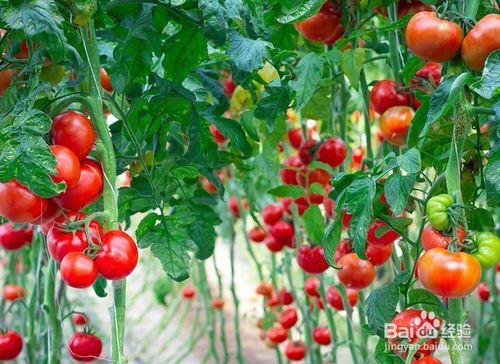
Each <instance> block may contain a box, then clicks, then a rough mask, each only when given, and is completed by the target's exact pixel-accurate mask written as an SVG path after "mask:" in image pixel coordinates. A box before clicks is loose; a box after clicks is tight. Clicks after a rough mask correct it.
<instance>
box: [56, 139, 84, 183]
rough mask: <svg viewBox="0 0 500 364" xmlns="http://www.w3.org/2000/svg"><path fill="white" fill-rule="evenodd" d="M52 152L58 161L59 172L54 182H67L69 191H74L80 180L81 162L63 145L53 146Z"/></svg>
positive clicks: (57, 168)
mask: <svg viewBox="0 0 500 364" xmlns="http://www.w3.org/2000/svg"><path fill="white" fill-rule="evenodd" d="M50 151H51V152H52V154H53V155H54V157H55V159H56V171H57V174H56V175H53V176H52V180H53V181H54V182H55V183H59V182H65V183H66V190H67V191H68V190H70V189H72V188H73V187H75V186H76V184H77V183H78V180H79V179H80V160H79V159H78V157H77V156H76V154H75V153H73V152H72V151H71V150H70V149H68V148H66V147H64V146H62V145H51V146H50Z"/></svg>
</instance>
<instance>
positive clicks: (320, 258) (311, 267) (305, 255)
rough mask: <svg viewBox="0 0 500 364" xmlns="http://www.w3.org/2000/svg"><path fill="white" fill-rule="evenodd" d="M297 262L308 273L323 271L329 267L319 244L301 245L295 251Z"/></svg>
mask: <svg viewBox="0 0 500 364" xmlns="http://www.w3.org/2000/svg"><path fill="white" fill-rule="evenodd" d="M297 264H298V265H299V267H300V268H302V270H303V271H304V272H306V273H310V274H320V273H323V272H324V271H326V270H327V269H328V268H329V267H330V266H329V265H328V263H327V261H326V259H325V256H324V255H323V247H322V246H319V245H316V246H310V245H302V246H301V247H300V248H299V250H298V251H297Z"/></svg>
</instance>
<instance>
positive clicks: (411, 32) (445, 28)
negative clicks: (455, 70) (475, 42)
mask: <svg viewBox="0 0 500 364" xmlns="http://www.w3.org/2000/svg"><path fill="white" fill-rule="evenodd" d="M462 38H463V34H462V29H461V28H460V27H459V26H458V25H457V24H456V23H454V22H451V21H447V20H444V19H440V18H438V17H437V16H436V13H435V12H430V11H422V12H419V13H417V14H415V15H414V16H413V17H412V18H411V19H410V21H409V22H408V25H407V26H406V45H407V46H408V49H409V50H410V51H411V52H412V53H413V54H414V55H415V56H417V57H418V58H421V59H425V60H427V61H433V62H444V61H448V60H450V59H452V58H453V57H455V55H456V54H457V53H458V51H459V50H460V45H461V44H462Z"/></svg>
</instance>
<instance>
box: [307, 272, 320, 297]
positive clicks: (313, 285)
mask: <svg viewBox="0 0 500 364" xmlns="http://www.w3.org/2000/svg"><path fill="white" fill-rule="evenodd" d="M319 285H320V281H319V279H318V278H316V277H307V279H306V280H305V282H304V291H305V292H306V293H307V294H308V295H309V296H313V297H319V296H320V295H319V292H318V287H319Z"/></svg>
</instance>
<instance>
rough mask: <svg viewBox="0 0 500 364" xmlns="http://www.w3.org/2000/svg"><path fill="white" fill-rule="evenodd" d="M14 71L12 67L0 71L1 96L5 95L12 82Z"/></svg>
mask: <svg viewBox="0 0 500 364" xmlns="http://www.w3.org/2000/svg"><path fill="white" fill-rule="evenodd" d="M12 73H13V71H12V70H11V69H8V70H4V71H0V96H2V95H3V93H4V92H5V90H7V89H8V88H9V86H10V84H11V83H12Z"/></svg>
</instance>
